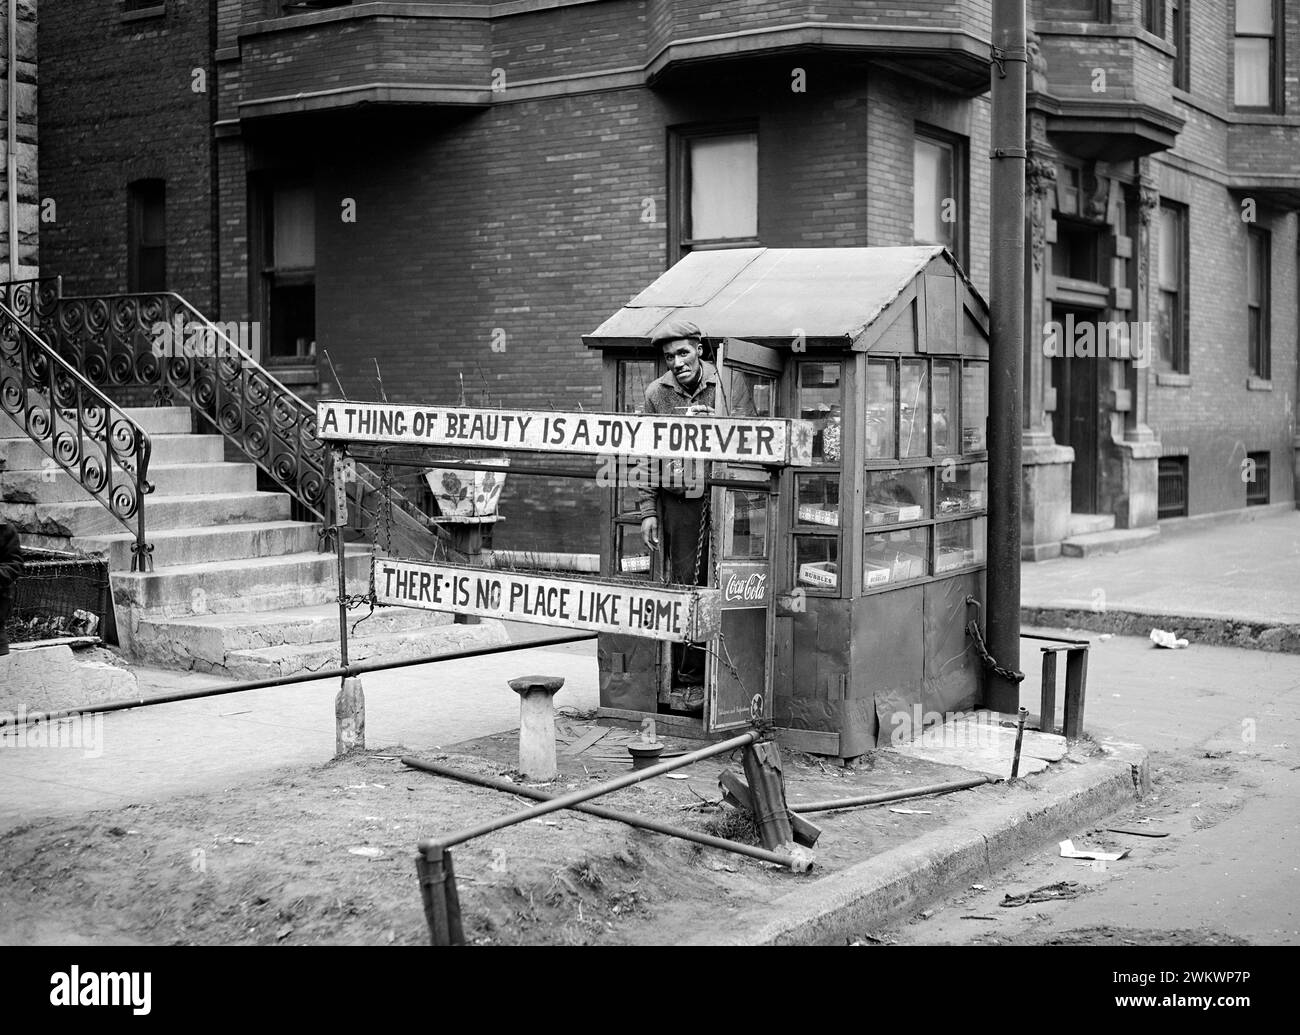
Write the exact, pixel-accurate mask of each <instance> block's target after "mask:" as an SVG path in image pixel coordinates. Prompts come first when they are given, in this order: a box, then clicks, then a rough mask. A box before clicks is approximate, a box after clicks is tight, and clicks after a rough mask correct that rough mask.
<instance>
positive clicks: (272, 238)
mask: <svg viewBox="0 0 1300 1035" xmlns="http://www.w3.org/2000/svg"><path fill="white" fill-rule="evenodd" d="M256 196H257V199H258V204H257V218H258V219H259V221H260V224H261V232H260V233H258V234H257V235H256V240H257V245H258V248H257V250H256V252H255V254H254V262H255V263H257V264H258V266H259V267H260V269H259V270H258V272H259V274H260V276H259V277H258V280H257V282H258V287H259V291H260V295H261V298H260V311H261V315H262V323H263V326H264V328H265V341H266V358H267V360H268V361H270V362H272V363H278V364H295V363H303V362H308V361H312V360H313V358H314V356H315V354H316V192H315V189H314V188H313V187H312V185H311V183H310V181H308V180H306V179H303V178H288V177H276V178H274V179H270V180H263V181H260V182H259V183H258V185H257V190H256Z"/></svg>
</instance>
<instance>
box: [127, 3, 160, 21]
mask: <svg viewBox="0 0 1300 1035" xmlns="http://www.w3.org/2000/svg"><path fill="white" fill-rule="evenodd" d="M166 13H167V5H166V4H165V3H159V4H154V6H153V7H137V8H136V9H135V10H134V11H123V12H122V13H121V14H119V15H118V21H120V22H142V21H145V20H147V19H149V18H161V17H162V16H163V15H165V14H166Z"/></svg>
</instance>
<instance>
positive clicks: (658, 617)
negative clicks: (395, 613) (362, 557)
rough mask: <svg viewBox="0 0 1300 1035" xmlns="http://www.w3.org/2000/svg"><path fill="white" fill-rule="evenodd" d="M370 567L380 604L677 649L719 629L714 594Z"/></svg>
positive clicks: (464, 569)
mask: <svg viewBox="0 0 1300 1035" xmlns="http://www.w3.org/2000/svg"><path fill="white" fill-rule="evenodd" d="M371 564H372V565H373V566H374V575H375V599H376V600H377V601H378V602H379V603H381V604H399V605H401V606H403V607H414V608H419V609H420V610H424V611H452V612H455V613H456V614H469V615H482V616H484V617H487V618H508V619H512V620H514V621H519V622H534V623H536V624H539V625H559V626H563V627H565V628H568V629H590V630H592V631H593V632H612V633H624V634H627V635H631V636H645V637H648V638H650V639H654V640H667V641H672V642H677V643H685V642H698V641H700V640H707V639H708V638H709V637H711V636H714V635H716V634H717V632H718V629H719V627H720V625H721V611H720V606H719V605H720V602H721V597H722V593H721V591H720V590H716V589H704V588H702V587H687V586H681V587H672V586H641V585H631V584H627V583H617V582H601V581H599V580H596V579H591V580H582V581H578V580H576V579H563V578H555V577H553V576H542V575H523V574H520V573H517V572H512V571H500V570H496V569H492V568H473V567H468V566H464V565H458V564H433V563H429V562H425V561H402V560H390V559H387V558H382V557H376V558H375V559H374V560H373V561H372V562H371ZM692 598H694V601H692Z"/></svg>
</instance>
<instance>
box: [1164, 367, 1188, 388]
mask: <svg viewBox="0 0 1300 1035" xmlns="http://www.w3.org/2000/svg"><path fill="white" fill-rule="evenodd" d="M1156 384H1158V385H1163V386H1164V387H1166V388H1191V387H1192V375H1191V374H1175V373H1174V372H1173V371H1172V370H1169V371H1157V372H1156Z"/></svg>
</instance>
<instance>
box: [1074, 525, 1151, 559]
mask: <svg viewBox="0 0 1300 1035" xmlns="http://www.w3.org/2000/svg"><path fill="white" fill-rule="evenodd" d="M1159 536H1160V529H1159V528H1155V527H1152V528H1116V529H1112V530H1111V531H1109V532H1092V533H1089V534H1088V535H1076V536H1071V537H1070V538H1069V539H1063V540H1062V541H1061V556H1062V557H1096V556H1098V555H1099V554H1106V553H1120V552H1121V551H1123V550H1132V549H1133V548H1134V547H1138V546H1142V545H1143V544H1144V543H1149V542H1151V541H1152V540H1153V539H1157V538H1159Z"/></svg>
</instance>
